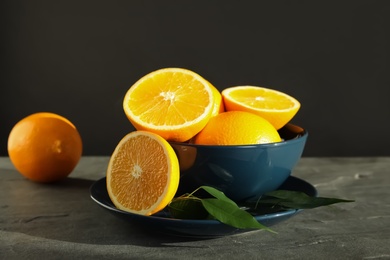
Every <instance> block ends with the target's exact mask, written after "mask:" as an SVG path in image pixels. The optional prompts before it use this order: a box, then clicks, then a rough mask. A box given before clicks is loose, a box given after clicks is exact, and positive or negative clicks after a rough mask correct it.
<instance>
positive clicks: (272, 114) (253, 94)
mask: <svg viewBox="0 0 390 260" xmlns="http://www.w3.org/2000/svg"><path fill="white" fill-rule="evenodd" d="M222 97H223V101H224V104H225V109H226V111H232V110H239V111H247V112H251V113H254V114H257V115H259V116H261V117H264V118H265V119H267V120H268V121H269V122H270V123H271V124H272V125H273V126H274V127H275V128H276V129H280V128H282V127H283V126H284V125H285V124H287V123H288V122H289V121H290V120H291V119H292V118H293V117H294V116H295V114H296V113H297V112H298V110H299V108H300V106H301V105H300V103H299V102H298V101H297V100H296V99H295V98H293V97H291V96H289V95H287V94H285V93H283V92H280V91H277V90H273V89H269V88H263V87H256V86H237V87H230V88H227V89H224V90H223V91H222Z"/></svg>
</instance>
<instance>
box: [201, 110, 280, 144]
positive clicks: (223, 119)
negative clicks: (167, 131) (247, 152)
mask: <svg viewBox="0 0 390 260" xmlns="http://www.w3.org/2000/svg"><path fill="white" fill-rule="evenodd" d="M280 141H281V138H280V135H279V133H278V132H277V131H276V129H275V127H274V126H273V125H271V123H269V122H268V121H267V120H266V119H264V118H262V117H260V116H258V115H255V114H253V113H249V112H243V111H228V112H224V113H221V114H219V115H217V116H215V117H212V118H211V119H210V121H209V122H208V123H207V125H206V126H205V127H204V128H203V129H202V131H201V132H200V133H199V134H197V135H196V136H195V138H194V143H195V144H204V145H246V144H264V143H274V142H280Z"/></svg>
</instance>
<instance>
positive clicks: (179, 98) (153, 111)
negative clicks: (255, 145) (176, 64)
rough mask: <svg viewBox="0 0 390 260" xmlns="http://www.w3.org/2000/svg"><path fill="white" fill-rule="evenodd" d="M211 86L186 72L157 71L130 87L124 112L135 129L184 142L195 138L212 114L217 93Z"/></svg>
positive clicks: (126, 95)
mask: <svg viewBox="0 0 390 260" xmlns="http://www.w3.org/2000/svg"><path fill="white" fill-rule="evenodd" d="M210 85H211V84H210V83H209V82H208V81H207V80H206V79H204V78H203V77H201V76H200V75H198V74H197V73H195V72H193V71H190V70H187V69H182V68H165V69H160V70H157V71H154V72H151V73H149V74H147V75H145V76H144V77H142V78H141V79H139V80H138V81H137V82H136V83H134V84H133V85H132V86H131V87H130V88H129V90H128V91H127V93H126V94H125V97H124V100H123V109H124V112H125V114H126V116H127V118H128V119H129V120H130V122H131V123H132V125H133V126H134V127H135V128H136V129H137V130H147V131H150V132H153V133H156V134H158V135H160V136H162V137H163V138H164V139H166V140H169V141H178V142H184V141H187V140H189V139H190V138H192V137H193V136H194V135H196V134H197V133H198V132H199V131H200V130H201V129H202V128H203V127H204V126H205V125H206V123H207V122H208V120H209V118H210V117H211V115H212V112H213V109H214V95H215V94H216V93H215V92H213V89H212V87H211V86H210Z"/></svg>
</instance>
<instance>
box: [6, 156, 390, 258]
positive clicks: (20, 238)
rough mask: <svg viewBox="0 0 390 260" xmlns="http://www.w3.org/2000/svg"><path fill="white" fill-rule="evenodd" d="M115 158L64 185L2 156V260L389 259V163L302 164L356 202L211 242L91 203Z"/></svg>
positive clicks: (327, 192)
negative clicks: (137, 223) (41, 179)
mask: <svg viewBox="0 0 390 260" xmlns="http://www.w3.org/2000/svg"><path fill="white" fill-rule="evenodd" d="M108 160H109V157H83V158H82V159H81V161H80V162H79V164H78V166H77V167H76V169H75V170H74V171H73V172H72V174H71V175H70V176H69V177H68V178H67V179H66V180H64V181H62V182H60V183H57V184H51V185H47V184H46V185H45V184H37V183H33V182H31V181H28V180H26V179H25V178H23V177H22V176H21V175H20V174H19V173H18V172H17V171H16V170H15V169H14V167H13V165H12V164H11V162H10V160H9V159H8V158H7V157H0V180H1V182H0V190H1V195H0V259H42V258H43V259H144V258H147V259H226V258H227V259H243V258H245V259H282V258H285V259H390V189H389V184H390V158H387V157H382V158H305V157H304V158H302V159H301V161H300V162H299V163H298V165H297V166H296V168H295V169H294V171H293V173H292V175H293V176H296V177H299V178H301V179H304V180H306V181H308V182H309V183H311V184H312V185H314V186H315V187H316V189H317V190H318V192H319V195H320V196H325V197H337V198H346V199H353V200H355V202H353V203H343V204H335V205H332V206H328V207H321V208H317V209H311V210H304V211H301V212H300V213H298V214H296V215H295V216H293V217H292V218H290V219H289V220H287V221H285V222H282V223H279V224H278V225H276V226H273V230H275V231H276V232H277V234H273V233H270V232H266V231H251V232H247V233H243V234H238V235H232V236H225V237H221V238H213V239H188V238H180V237H172V236H167V235H163V234H155V233H153V232H150V231H148V232H143V231H142V229H138V228H135V227H134V226H133V225H131V223H128V222H125V221H123V220H122V219H119V218H116V217H115V216H113V215H112V214H109V213H108V211H106V210H104V209H103V208H101V207H100V206H98V205H97V204H96V203H95V202H94V201H92V200H91V198H90V194H89V187H90V186H91V185H92V183H93V182H94V181H96V180H98V179H100V178H102V177H104V176H105V169H106V167H107V163H108Z"/></svg>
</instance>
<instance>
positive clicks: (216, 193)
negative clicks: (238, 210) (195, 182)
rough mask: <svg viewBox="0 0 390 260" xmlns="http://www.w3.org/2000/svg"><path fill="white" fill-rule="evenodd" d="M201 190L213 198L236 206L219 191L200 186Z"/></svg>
mask: <svg viewBox="0 0 390 260" xmlns="http://www.w3.org/2000/svg"><path fill="white" fill-rule="evenodd" d="M201 188H202V189H204V190H205V191H207V192H208V193H209V194H210V195H212V196H214V197H215V198H217V199H219V200H222V201H225V202H228V203H231V204H233V205H236V206H237V204H236V203H235V202H234V201H232V200H231V199H229V198H228V197H227V196H226V195H225V193H223V192H222V191H219V190H217V189H215V188H213V187H210V186H201Z"/></svg>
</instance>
